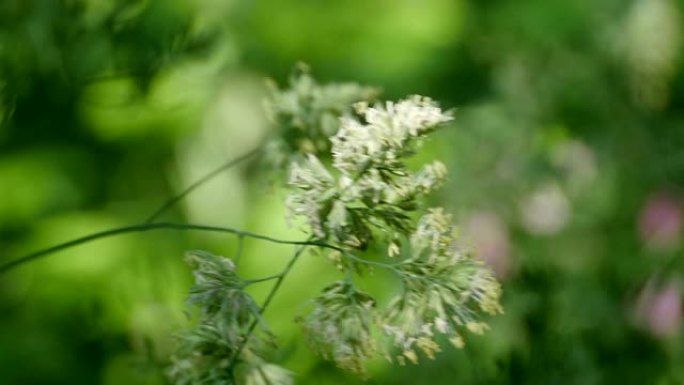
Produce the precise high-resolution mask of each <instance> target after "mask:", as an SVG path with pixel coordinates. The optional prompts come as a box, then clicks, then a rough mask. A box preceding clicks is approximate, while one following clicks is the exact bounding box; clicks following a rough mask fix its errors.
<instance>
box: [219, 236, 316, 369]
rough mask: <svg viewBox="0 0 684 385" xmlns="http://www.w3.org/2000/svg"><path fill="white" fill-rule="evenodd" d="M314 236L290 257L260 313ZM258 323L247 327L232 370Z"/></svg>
mask: <svg viewBox="0 0 684 385" xmlns="http://www.w3.org/2000/svg"><path fill="white" fill-rule="evenodd" d="M311 240H312V238H309V240H307V241H305V242H304V243H302V244H300V247H299V249H297V251H295V253H294V255H293V256H292V258H291V259H290V261H289V262H288V263H287V265H286V266H285V268H284V269H283V271H282V272H281V273H280V274H278V278H277V281H276V283H275V284H273V287H272V288H271V291H269V292H268V295H267V296H266V299H265V300H264V304H263V305H261V309H260V310H259V313H260V314H262V315H263V314H264V312H265V311H266V309H267V308H268V305H270V304H271V301H273V297H275V294H276V292H278V289H280V285H282V283H283V281H284V280H285V277H286V276H287V274H288V273H289V272H290V270H292V267H293V266H294V264H295V263H296V262H297V260H298V259H299V256H300V255H302V253H303V252H304V249H306V246H308V245H309V244H308V243H307V242H311ZM257 324H258V321H257V320H254V321H252V323H251V324H250V325H249V328H248V329H247V332H246V333H245V338H244V339H243V340H242V343H241V344H240V346H238V348H237V350H235V354H233V356H232V357H231V359H230V361H229V362H230V363H229V365H228V367H229V368H230V369H229V370H231V371H232V369H233V368H234V367H235V364H236V363H237V360H238V358H239V357H240V354H241V353H242V351H243V350H244V349H245V346H247V342H249V338H250V337H251V335H252V333H253V332H254V329H255V328H256V326H257Z"/></svg>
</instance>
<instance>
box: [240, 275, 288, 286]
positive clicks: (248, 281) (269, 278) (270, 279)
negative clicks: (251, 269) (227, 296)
mask: <svg viewBox="0 0 684 385" xmlns="http://www.w3.org/2000/svg"><path fill="white" fill-rule="evenodd" d="M282 276H283V273H280V274H276V275H271V276H268V277H263V278H255V279H248V280H246V281H245V286H249V285H252V284H255V283H261V282H266V281H272V280H274V279H279V278H280V277H282Z"/></svg>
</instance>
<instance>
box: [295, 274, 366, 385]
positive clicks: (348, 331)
mask: <svg viewBox="0 0 684 385" xmlns="http://www.w3.org/2000/svg"><path fill="white" fill-rule="evenodd" d="M374 306H375V301H374V300H373V298H372V297H371V296H369V295H368V294H366V293H363V292H360V291H358V290H356V288H355V287H354V286H353V285H352V284H351V283H350V282H347V281H340V282H335V283H333V284H332V285H330V286H328V287H327V288H325V289H324V290H323V293H321V295H320V296H319V297H318V298H316V299H315V300H314V309H313V311H312V312H311V313H310V314H309V315H307V316H306V317H305V318H302V319H301V320H300V321H301V323H302V326H303V327H304V330H305V332H306V336H307V338H308V340H309V343H310V345H311V346H312V347H313V348H314V349H316V350H317V351H318V352H320V353H321V355H323V357H325V358H326V359H330V360H332V361H333V362H335V363H336V364H337V366H338V367H340V368H342V369H346V370H350V371H353V372H356V373H358V374H360V375H362V376H366V370H365V363H366V361H368V360H369V359H370V357H371V356H372V354H373V353H375V351H376V347H375V343H374V341H373V338H372V336H371V327H372V326H373V321H374V320H373V316H372V315H373V313H372V308H373V307H374Z"/></svg>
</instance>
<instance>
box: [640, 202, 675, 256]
mask: <svg viewBox="0 0 684 385" xmlns="http://www.w3.org/2000/svg"><path fill="white" fill-rule="evenodd" d="M681 233H682V207H681V205H680V203H679V201H678V200H677V199H675V198H673V197H671V196H669V195H667V194H662V193H660V194H654V195H652V196H651V197H649V198H648V200H646V203H645V204H644V207H643V208H642V209H641V214H640V217H639V236H640V237H641V239H642V241H644V242H645V243H646V244H647V245H648V246H649V247H650V248H652V249H656V250H669V249H672V248H675V247H677V245H678V244H679V241H680V238H681Z"/></svg>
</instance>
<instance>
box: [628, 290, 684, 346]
mask: <svg viewBox="0 0 684 385" xmlns="http://www.w3.org/2000/svg"><path fill="white" fill-rule="evenodd" d="M636 310H637V317H638V319H639V321H640V322H641V323H642V324H643V326H644V327H645V328H646V329H647V330H648V331H649V332H651V333H652V334H653V335H656V336H659V337H667V336H672V335H674V334H676V333H677V331H678V330H679V329H680V327H681V324H682V292H681V290H680V287H679V284H678V283H677V282H676V281H674V280H671V281H669V282H668V283H667V284H666V285H665V286H662V287H658V288H656V287H655V285H654V283H653V282H649V283H648V284H647V285H646V287H645V288H644V290H643V291H642V292H641V294H640V296H639V300H638V302H637V309H636Z"/></svg>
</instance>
